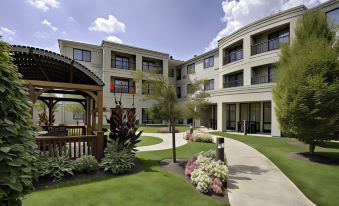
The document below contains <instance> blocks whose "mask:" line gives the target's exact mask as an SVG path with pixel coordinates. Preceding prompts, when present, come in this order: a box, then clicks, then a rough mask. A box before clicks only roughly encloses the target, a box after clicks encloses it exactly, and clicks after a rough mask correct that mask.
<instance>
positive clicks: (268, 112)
mask: <svg viewBox="0 0 339 206" xmlns="http://www.w3.org/2000/svg"><path fill="white" fill-rule="evenodd" d="M263 112H264V118H263V119H264V124H263V131H264V132H269V133H270V132H271V119H272V109H271V102H264V111H263Z"/></svg>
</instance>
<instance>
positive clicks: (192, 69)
mask: <svg viewBox="0 0 339 206" xmlns="http://www.w3.org/2000/svg"><path fill="white" fill-rule="evenodd" d="M194 72H195V63H193V64H190V65H187V74H192V73H194Z"/></svg>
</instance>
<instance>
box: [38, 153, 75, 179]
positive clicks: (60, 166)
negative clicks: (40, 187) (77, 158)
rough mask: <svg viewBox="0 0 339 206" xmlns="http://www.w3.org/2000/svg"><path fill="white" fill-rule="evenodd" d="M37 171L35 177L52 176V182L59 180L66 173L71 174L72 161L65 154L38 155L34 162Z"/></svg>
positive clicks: (72, 168)
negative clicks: (53, 155)
mask: <svg viewBox="0 0 339 206" xmlns="http://www.w3.org/2000/svg"><path fill="white" fill-rule="evenodd" d="M35 167H36V169H37V173H36V175H35V177H36V179H37V178H39V177H50V178H53V182H56V181H59V180H61V179H62V178H63V177H64V176H66V175H73V170H74V166H73V162H72V160H71V159H69V157H68V156H67V155H64V156H61V157H46V156H39V157H38V161H37V162H36V163H35Z"/></svg>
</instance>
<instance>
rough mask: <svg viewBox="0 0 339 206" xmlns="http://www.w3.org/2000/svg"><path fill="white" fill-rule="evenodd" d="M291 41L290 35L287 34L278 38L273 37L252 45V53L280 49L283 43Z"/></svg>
mask: <svg viewBox="0 0 339 206" xmlns="http://www.w3.org/2000/svg"><path fill="white" fill-rule="evenodd" d="M289 42H290V36H289V35H285V36H281V37H278V38H276V39H271V40H269V41H266V42H262V43H258V44H254V45H252V46H251V55H255V54H260V53H264V52H267V51H271V50H276V49H279V48H280V47H281V45H283V44H288V43H289Z"/></svg>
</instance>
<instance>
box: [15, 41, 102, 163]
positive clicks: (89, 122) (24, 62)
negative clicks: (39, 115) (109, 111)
mask: <svg viewBox="0 0 339 206" xmlns="http://www.w3.org/2000/svg"><path fill="white" fill-rule="evenodd" d="M12 55H13V58H14V64H15V65H16V66H17V67H18V71H19V73H20V74H21V75H22V79H23V80H24V84H25V85H27V88H28V94H29V98H30V100H31V101H32V103H33V104H35V103H36V101H37V100H41V101H43V102H44V103H45V104H46V105H47V108H48V110H49V117H48V119H49V121H51V120H52V118H53V117H52V116H51V114H52V112H51V111H52V108H53V106H54V105H55V104H56V103H58V102H60V101H70V102H78V103H80V104H81V105H83V107H84V109H85V118H84V126H79V127H76V126H72V127H67V126H65V127H66V128H67V129H68V130H70V131H71V130H72V129H73V130H75V129H79V128H81V129H80V130H79V131H81V132H76V133H75V132H73V133H72V132H68V133H67V134H66V135H64V136H52V135H48V134H47V136H37V137H35V138H36V140H37V144H38V149H39V150H40V153H44V154H46V153H47V154H48V155H50V156H60V155H64V154H65V153H66V154H67V155H69V156H70V157H71V158H72V159H75V158H78V157H80V156H81V155H85V154H88V155H93V156H95V157H96V158H97V159H99V160H100V159H101V158H102V157H103V150H104V133H103V131H102V124H103V110H104V108H103V86H104V83H103V82H102V81H101V79H100V78H99V77H97V76H96V75H95V74H94V73H93V72H91V71H90V70H89V69H88V68H86V67H85V66H83V65H82V64H80V63H78V62H76V61H74V60H73V59H70V58H68V57H65V56H62V55H60V54H57V53H54V52H51V51H47V50H43V49H39V48H34V47H27V46H20V45H13V46H12ZM46 93H53V94H64V95H56V96H46V95H43V94H46ZM72 95H79V96H80V97H82V98H71V97H69V96H72ZM60 96H62V97H60ZM67 96H68V97H67ZM32 114H33V108H32ZM97 119H98V120H97ZM96 121H97V122H96ZM54 127H56V126H54Z"/></svg>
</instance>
